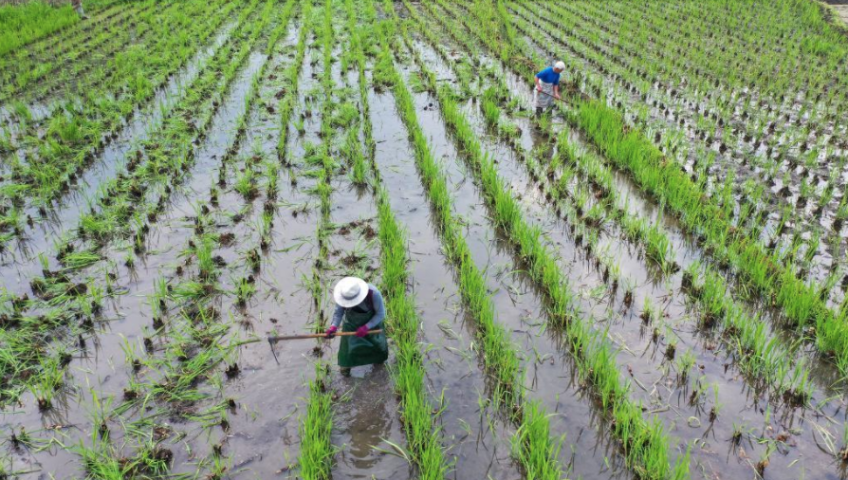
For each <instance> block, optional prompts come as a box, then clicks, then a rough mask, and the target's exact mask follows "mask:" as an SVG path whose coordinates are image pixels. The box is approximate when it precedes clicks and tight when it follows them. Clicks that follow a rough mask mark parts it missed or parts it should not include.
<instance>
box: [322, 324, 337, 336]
mask: <svg viewBox="0 0 848 480" xmlns="http://www.w3.org/2000/svg"><path fill="white" fill-rule="evenodd" d="M338 329H339V327H336V326H332V327H330V328H328V329H327V331H326V332H324V333H325V334H326V335H327V338H333V337H335V336H336V332H337V331H338Z"/></svg>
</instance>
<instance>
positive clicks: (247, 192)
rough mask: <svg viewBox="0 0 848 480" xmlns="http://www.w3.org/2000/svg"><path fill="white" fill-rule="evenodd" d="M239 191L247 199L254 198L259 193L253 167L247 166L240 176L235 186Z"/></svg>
mask: <svg viewBox="0 0 848 480" xmlns="http://www.w3.org/2000/svg"><path fill="white" fill-rule="evenodd" d="M233 188H235V190H236V191H237V192H239V193H240V194H241V196H243V197H244V198H245V200H253V199H254V198H256V197H257V195H259V187H258V186H257V185H256V179H255V173H254V172H253V169H251V168H249V167H248V168H245V169H244V171H243V172H241V174H240V175H239V176H238V179H237V180H236V183H235V185H234V186H233Z"/></svg>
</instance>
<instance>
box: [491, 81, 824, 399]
mask: <svg viewBox="0 0 848 480" xmlns="http://www.w3.org/2000/svg"><path fill="white" fill-rule="evenodd" d="M490 77H492V78H495V79H496V80H498V84H497V87H496V88H495V87H493V88H490V89H488V90H487V91H486V92H485V93H484V95H483V99H482V104H481V107H482V110H483V112H484V115H485V117H486V119H487V121H488V122H489V124H490V125H493V126H496V132H497V133H498V135H499V136H500V137H501V138H502V140H504V141H506V142H507V143H510V142H511V143H512V144H513V147H514V148H515V149H516V150H518V151H519V153H525V152H521V147H520V145H518V144H517V143H516V142H515V141H514V139H515V138H516V137H515V136H514V135H510V132H511V131H512V130H511V129H509V128H506V129H504V128H501V127H503V125H509V124H511V123H510V121H509V120H508V119H504V118H502V116H501V111H500V107H499V105H500V104H504V103H509V104H514V103H515V102H516V99H514V98H509V91H508V89H507V87H506V85H505V84H504V82H503V79H502V78H500V77H499V75H498V74H497V73H491V74H490ZM544 120H545V117H542V118H541V119H540V120H539V121H534V127H536V128H537V129H541V131H542V132H543V133H545V134H547V135H548V136H549V137H550V136H552V135H553V132H552V130H551V128H550V127H551V125H550V122H546V121H544ZM521 157H522V158H523V159H524V160H525V163H526V164H527V165H528V167H529V169H530V174H531V176H532V177H533V178H534V180H536V181H537V182H541V183H542V184H543V189H544V190H545V191H546V194H547V195H548V196H549V198H550V197H557V198H559V199H562V198H564V197H567V196H569V193H568V192H567V189H568V186H567V185H568V183H569V180H570V179H571V178H572V177H573V175H574V171H573V170H572V168H573V169H577V170H579V171H581V172H582V173H583V174H584V175H585V176H586V178H587V179H588V183H590V184H591V185H592V186H593V188H594V193H593V195H594V196H595V197H596V198H599V200H601V201H602V203H601V205H602V208H604V209H605V210H607V212H608V213H609V216H610V218H611V219H613V220H614V221H616V222H617V223H619V224H620V226H621V227H622V229H623V232H624V233H625V235H626V236H634V237H636V238H639V237H638V236H635V235H634V234H633V230H634V229H635V228H638V227H634V225H633V223H634V220H633V219H634V217H632V216H630V215H629V213H628V212H627V210H626V207H621V206H618V195H617V194H616V193H615V188H614V184H613V180H612V173H611V172H610V170H609V168H608V167H607V166H606V165H604V164H603V163H602V162H600V161H599V160H598V159H595V158H594V157H592V156H590V155H588V154H586V153H578V152H577V151H576V150H575V149H574V147H573V146H572V145H571V144H570V143H569V141H568V131H567V130H566V131H563V132H561V133H560V134H559V135H558V137H557V154H556V155H555V156H554V158H553V159H552V160H551V162H550V163H549V164H548V167H547V169H542V168H540V164H539V162H538V161H537V160H535V159H533V158H532V157H530V156H527V155H521ZM563 165H564V170H563V171H562V172H561V174H560V177H559V178H558V179H557V178H556V174H557V169H558V168H559V167H560V166H563ZM545 177H547V178H548V179H549V180H550V182H545V181H544V178H545ZM581 183H582V182H581ZM582 203H585V202H581V204H582ZM577 208H578V211H577V214H578V216H582V219H583V221H584V222H585V223H586V224H587V226H590V227H597V226H598V223H597V222H596V220H595V219H596V217H597V216H595V215H592V214H591V209H589V210H585V209H581V208H580V207H579V206H578V207H577ZM578 235H582V233H579V234H578ZM651 237H652V238H656V239H657V242H658V243H659V244H661V245H670V244H671V241H670V240H669V239H668V237H667V236H666V235H665V233H664V231H662V229H661V228H658V227H656V226H655V227H654V228H653V229H652V233H651ZM587 248H588V249H590V251H591V244H589V245H588V246H587ZM648 254H649V256H650V249H649V250H648ZM692 268H696V269H697V268H698V266H697V265H693V266H692ZM706 270H707V275H706V280H705V281H706V287H707V288H708V289H709V291H710V292H722V295H721V296H717V295H715V294H714V295H709V296H701V295H700V294H698V295H694V298H696V299H697V300H700V303H701V304H702V307H703V309H704V315H703V317H702V319H701V325H702V326H703V327H706V328H711V327H712V326H714V325H715V323H716V321H717V320H719V319H722V320H724V319H727V321H728V322H730V323H727V324H725V328H724V331H725V335H726V337H727V338H726V339H727V342H726V343H727V344H728V345H729V346H731V347H733V348H731V350H732V351H735V352H736V355H737V357H738V359H739V363H740V366H741V368H742V370H743V371H745V372H746V374H747V375H748V376H749V378H750V379H756V381H757V384H758V385H760V388H762V387H766V388H773V389H774V391H775V393H776V394H777V395H779V396H781V397H782V398H783V399H784V400H785V401H787V403H789V404H792V405H796V406H799V405H804V404H806V402H807V401H808V400H809V399H810V397H811V385H810V383H809V370H808V369H807V366H806V365H805V364H804V363H803V362H801V363H796V364H795V366H794V367H790V364H789V363H787V362H785V358H790V357H791V354H790V352H789V351H787V350H785V349H784V348H782V347H780V346H779V345H777V343H779V340H778V339H777V338H771V339H769V337H768V334H767V331H766V328H765V324H764V323H763V322H762V321H761V320H760V319H759V318H758V317H756V316H755V317H751V316H749V315H748V314H746V313H745V311H744V309H743V308H741V307H740V306H738V305H737V304H735V303H734V302H733V301H732V300H730V298H729V297H725V296H724V292H726V291H727V289H726V286H725V284H724V283H723V281H722V280H721V277H719V276H718V275H717V274H716V273H715V272H713V271H712V270H711V269H710V268H709V267H706ZM608 272H609V269H607V270H605V272H604V277H605V278H604V280H605V281H607V282H609V281H610V280H609V278H608V275H609V273H608ZM616 281H617V279H615V278H613V280H612V282H613V283H612V285H613V290H615V289H616V288H617V284H616V283H615V282H616ZM683 284H684V287H687V286H691V284H692V270H688V271H687V272H685V273H684V279H683ZM697 291H700V290H696V292H697ZM631 301H632V297H631ZM625 303H626V304H628V303H629V302H628V300H627V293H625ZM628 306H629V305H628ZM648 310H649V309H646V312H644V313H643V315H642V317H643V319H644V320H646V321H649V320H650V319H651V318H652V317H653V316H655V315H652V314H651V313H650V312H649V311H648ZM656 337H657V334H656V331H655V335H654V338H656ZM674 349H675V345H674V343H669V347H668V350H667V356H668V357H670V358H673V357H674ZM684 366H685V365H684ZM687 370H688V369H684V370H683V371H682V372H681V378H683V379H685V378H686V377H687Z"/></svg>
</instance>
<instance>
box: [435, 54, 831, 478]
mask: <svg viewBox="0 0 848 480" xmlns="http://www.w3.org/2000/svg"><path fill="white" fill-rule="evenodd" d="M427 62H428V64H431V63H432V62H433V59H432V58H428V60H427ZM491 151H496V150H491ZM496 158H498V159H499V160H500V159H501V158H503V157H502V156H497V157H496ZM503 165H504V163H503V162H501V163H499V167H501V170H502V173H503V174H504V176H505V177H508V176H509V174H510V172H509V170H508V169H505V168H502V167H503ZM637 267H638V266H637ZM639 268H641V267H639ZM675 283H676V282H675ZM675 299H676V300H675ZM669 300H670V301H669V305H668V307H666V311H667V312H668V313H669V317H670V318H671V319H678V320H676V322H679V321H680V320H685V318H686V317H685V315H686V310H685V304H684V303H683V301H682V298H681V297H680V295H676V294H675V295H673V296H671V297H669ZM672 301H673V302H672ZM625 318H626V317H625ZM636 325H638V320H637V323H636ZM682 326H683V324H680V325H679V326H678V327H672V329H673V330H678V332H677V335H678V336H681V337H682V339H684V341H685V342H686V343H687V344H691V345H694V348H695V349H696V350H701V349H704V350H705V349H706V348H709V347H703V346H701V345H702V343H701V341H700V340H699V337H698V336H697V332H692V331H689V332H687V331H685V329H683V328H680V327H682ZM610 333H611V334H612V335H616V336H618V335H621V332H617V331H615V330H613V331H611V332H610ZM689 335H692V336H691V337H690V336H689ZM640 337H641V338H644V332H639V335H636V336H633V335H629V334H628V337H620V338H618V337H617V338H616V343H620V344H622V346H623V348H624V351H625V352H629V353H630V354H631V355H633V356H634V357H636V356H637V354H638V352H640V351H642V352H645V353H647V354H648V355H649V358H650V357H653V358H654V359H653V360H651V361H650V362H648V363H646V364H645V365H644V367H642V366H640V364H641V361H639V360H638V359H637V360H634V361H632V362H631V361H627V360H625V361H626V362H627V364H624V363H622V365H621V366H622V370H623V371H625V370H630V369H631V368H632V369H633V371H634V373H636V375H637V376H638V377H639V378H641V380H642V384H643V385H647V388H649V389H650V388H651V387H653V391H652V392H651V394H650V395H647V396H646V398H645V399H646V401H649V404H651V403H654V404H656V403H657V402H656V401H652V398H651V397H653V396H654V395H655V392H656V388H657V385H658V384H659V385H660V386H661V387H660V389H661V390H662V389H663V388H665V389H666V390H667V393H668V394H669V398H673V397H674V392H675V390H676V389H675V388H674V387H673V385H672V384H671V382H670V381H668V380H663V378H665V377H666V376H667V374H662V375H661V376H660V378H658V379H656V380H654V379H653V378H651V377H652V376H655V375H656V373H655V372H656V371H657V368H656V366H654V365H652V363H653V362H657V361H659V360H662V359H661V353H662V349H661V348H658V347H654V348H653V349H651V348H650V347H651V346H650V342H648V344H647V345H645V346H644V347H642V346H639V347H638V348H635V347H634V345H635V344H637V343H639V342H641V340H640ZM687 337H688V339H687ZM630 338H632V340H631V339H630ZM631 349H632V350H631ZM634 351H635V352H634ZM645 353H643V354H642V355H644V354H645ZM658 353H659V355H658ZM717 353H718V352H717ZM712 355H713V354H711V353H706V354H705V355H701V356H700V357H699V358H698V364H700V365H704V363H705V359H704V357H707V359H706V361H709V362H710V363H707V367H706V371H704V372H700V373H699V374H705V377H704V378H705V379H706V382H707V383H709V382H712V381H713V378H715V377H721V378H720V383H721V384H722V386H724V388H721V389H720V390H721V396H720V397H719V398H720V400H719V403H720V404H721V405H722V406H729V405H732V406H733V407H731V410H733V411H734V418H733V420H734V421H741V422H743V423H745V424H755V423H757V422H762V421H763V417H762V416H761V415H760V414H762V413H763V412H764V410H765V409H764V408H763V407H762V406H758V403H757V401H756V398H757V397H756V396H754V397H753V398H750V397H749V398H748V399H747V400H746V402H743V404H742V405H740V403H739V399H738V394H737V393H736V392H737V389H736V388H734V386H733V385H734V384H738V383H739V381H740V380H741V379H740V378H739V377H738V376H737V375H733V374H732V373H731V374H730V375H728V374H727V372H726V371H725V372H724V374H723V375H722V373H721V372H720V371H716V370H717V369H720V368H722V365H721V364H720V362H721V361H724V359H717V358H712V359H710V358H709V357H711V356H712ZM625 359H626V356H625ZM620 361H621V360H620ZM662 363H663V364H665V363H666V362H662ZM716 363H719V364H718V365H716ZM666 368H668V367H666ZM660 371H662V368H660ZM637 372H638V373H637ZM731 372H732V370H731ZM646 379H651V380H654V383H649V382H645V380H646ZM725 385H726V386H725ZM742 391H743V393H744V392H746V391H747V389H745V388H744V386H743V390H742ZM646 392H647V391H646ZM640 393H641V392H640V391H639V390H636V394H637V395H639V394H640ZM688 393H689V390H687V388H684V392H683V393H678V394H677V396H678V400H677V405H676V406H674V407H672V408H673V409H679V411H680V413H682V412H683V411H686V410H687V409H688V410H692V406H690V405H686V402H685V401H684V400H683V399H681V397H685V396H686V395H687V394H688ZM658 398H659V397H658ZM748 402H753V404H752V407H754V408H749V407H748V406H747V405H746V403H748ZM661 405H662V403H660V404H657V405H656V406H657V407H658V409H662V408H667V407H663V406H661ZM701 408H702V407H700V406H699V407H698V408H696V409H695V414H696V415H692V416H689V417H688V418H687V417H686V415H687V414H683V415H680V413H677V414H676V415H665V416H666V417H670V418H669V420H668V422H667V423H669V424H670V425H678V427H674V428H673V430H675V431H676V432H677V433H678V436H680V437H684V438H685V437H687V436H689V435H690V434H689V433H687V430H689V428H691V429H694V430H697V429H698V427H701V424H702V422H701V420H699V419H697V416H698V415H697V412H698V410H699V409H701ZM737 409H739V410H740V411H745V410H747V411H750V412H754V414H753V415H750V414H747V413H740V414H736V413H735V412H736V410H737ZM669 410H671V409H669ZM757 412H759V413H757ZM657 413H662V412H657ZM787 414H788V415H787ZM801 414H803V412H801ZM831 414H832V415H837V416H838V415H839V407H836V408H833V409H832V410H831ZM700 415H702V414H700ZM675 416H676V417H677V419H675V418H674V417H675ZM781 417H782V420H781V421H779V422H776V423H775V424H773V425H770V426H769V427H768V431H769V432H772V431H775V430H780V429H781V428H783V430H787V429H788V428H789V427H787V426H786V425H789V424H792V423H793V422H794V420H791V419H790V420H787V418H796V417H794V416H793V414H792V413H791V412H785V413H784V414H782V415H781ZM692 418H695V420H692ZM765 418H768V415H766V416H765ZM690 422H691V425H689V424H690ZM681 424H683V425H682V426H681ZM813 428H815V427H811V426H810V425H807V430H802V431H801V432H796V433H795V435H798V436H800V437H801V438H804V437H806V439H805V442H804V444H805V445H806V446H809V445H813V444H814V442H813V438H811V437H812V429H813ZM722 429H724V430H725V431H724V432H722ZM727 429H728V426H727V425H723V426H722V425H717V426H715V427H714V426H710V427H709V428H706V429H702V430H705V433H704V434H705V435H707V434H710V435H712V436H711V437H710V438H711V439H712V440H714V441H718V440H716V439H717V438H719V439H721V440H725V439H727V438H729V436H730V435H729V433H730V432H727V431H726V430H727ZM689 431H691V430H689ZM717 432H719V433H717ZM832 433H838V432H832ZM778 435H779V434H778V433H774V434H773V435H772V437H771V438H772V439H773V438H775V437H776V436H778ZM784 435H785V433H784ZM722 437H723V438H722ZM790 443H792V444H793V445H794V439H793V441H792V442H790ZM702 447H703V448H702V449H701V451H699V452H696V454H697V455H696V460H695V463H696V464H704V465H708V467H709V468H710V469H715V465H714V463H715V460H716V458H715V455H714V450H713V447H712V446H710V445H709V444H702ZM751 449H753V447H752V446H749V450H751ZM799 450H801V451H798V452H791V454H790V452H786V453H785V455H786V456H787V457H789V458H790V459H789V460H787V461H786V463H785V465H787V466H788V465H790V464H791V462H792V461H793V460H794V459H796V458H808V457H811V456H812V457H815V456H821V453H820V452H816V451H815V450H814V449H813V450H812V451H811V449H809V448H806V447H801V448H799ZM735 453H738V455H739V457H740V459H744V458H747V455H748V454H745V453H742V452H741V451H737V452H735ZM796 455H797V456H796ZM823 460H824V462H823V463H822V464H824V463H826V460H827V458H826V457H825V458H824V459H823ZM773 461H774V460H773ZM740 463H743V466H742V467H741V470H740V474H743V473H744V471H745V468H747V465H744V462H740ZM796 466H797V465H796ZM723 469H725V470H726V467H723ZM816 470H818V469H816ZM808 471H809V470H808ZM792 474H793V475H794V474H795V473H794V472H793V473H792Z"/></svg>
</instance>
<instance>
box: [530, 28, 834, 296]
mask: <svg viewBox="0 0 848 480" xmlns="http://www.w3.org/2000/svg"><path fill="white" fill-rule="evenodd" d="M525 30H528V29H527V28H525ZM530 30H532V29H530ZM554 55H555V54H554ZM618 105H619V107H621V102H620V101H619V102H618ZM644 113H645V115H644V118H640V123H642V124H648V121H647V120H648V118H647V110H645V111H644ZM640 117H642V116H640ZM728 128H729V127H728ZM704 135H705V134H704V133H703V132H702V133H701V134H700V136H702V137H703V136H704ZM660 139H661V134H660V133H657V134H656V135H655V143H659V142H660ZM702 139H703V138H702ZM797 143H798V142H792V141H789V142H783V146H781V147H779V148H782V149H788V148H789V146H790V145H795V144H797ZM755 147H756V148H758V146H755ZM722 148H723V147H722ZM756 148H755V149H756ZM772 148H773V147H772V146H770V147H769V151H770V150H771V149H772ZM671 151H672V152H674V153H677V152H676V151H675V148H671ZM703 153H704V154H703V155H699V158H698V159H697V160H696V162H695V167H696V168H695V173H693V179H696V178H701V177H703V178H709V176H708V174H707V172H708V169H709V168H710V167H711V165H712V164H713V163H714V162H715V154H714V153H709V152H703ZM680 155H682V156H679V158H686V156H687V154H686V152H683V153H682V154H680ZM769 155H770V153H769ZM827 156H829V155H827ZM818 157H819V152H818V151H816V150H813V151H810V152H809V153H808V154H807V160H806V162H807V163H808V165H807V169H806V170H805V171H804V172H803V178H802V181H801V185H800V195H799V198H798V201H797V204H798V206H805V205H806V204H807V201H808V199H809V198H810V197H811V196H812V195H813V194H815V187H814V184H813V183H811V182H810V181H809V180H810V173H811V170H810V169H811V168H812V167H813V166H814V165H815V163H816V161H817V158H818ZM754 160H755V162H756V161H757V160H756V158H755V159H754ZM845 161H846V160H845V159H840V160H839V162H840V163H844V162H845ZM809 162H812V164H809ZM742 163H743V164H747V157H746V158H743V159H742ZM763 163H765V164H763ZM758 166H760V167H762V168H765V170H766V171H767V172H768V174H769V175H770V184H771V185H774V184H775V175H777V173H778V172H779V171H781V170H782V169H781V168H780V163H779V162H776V161H772V160H770V159H768V158H766V159H765V160H764V162H758ZM797 166H798V162H797V159H790V161H789V167H791V168H790V169H786V171H785V172H784V178H783V182H784V184H789V183H791V182H792V176H791V170H794V169H795V168H796V167H797ZM721 171H723V170H721ZM721 171H720V172H721ZM720 172H718V173H720ZM712 181H715V182H717V183H718V184H719V185H720V184H721V183H722V182H720V181H719V180H718V179H717V177H716V178H714V179H712ZM838 181H839V176H838V175H837V174H834V173H831V175H830V177H829V179H828V181H827V184H826V186H825V187H824V188H823V189H822V195H821V196H820V198H819V199H818V202H817V203H818V205H817V207H816V208H815V210H814V213H815V215H816V216H817V217H819V218H820V217H821V215H822V213H823V211H824V207H825V206H826V205H828V204H829V203H830V202H831V200H832V199H833V197H834V194H835V188H836V184H837V182H838ZM751 183H752V184H753V185H754V186H755V188H753V189H750V188H749V189H747V190H753V192H754V193H756V195H751V194H750V192H746V194H745V201H744V202H743V207H744V208H743V210H742V211H740V214H739V215H738V217H737V219H736V225H737V227H741V226H742V225H743V224H744V223H745V222H746V221H747V220H749V219H748V218H747V216H746V215H744V214H745V213H746V211H747V213H748V214H750V213H752V212H756V213H757V215H755V216H754V217H753V218H752V219H750V220H751V225H750V226H749V227H748V228H749V229H750V231H751V232H752V235H753V236H757V237H758V236H760V232H761V231H762V230H763V227H764V223H765V222H766V220H767V218H766V215H765V210H764V209H763V208H764V204H763V203H762V202H761V201H760V200H761V199H762V197H763V196H764V194H765V193H766V190H765V184H763V183H754V182H751ZM724 184H725V185H726V186H727V187H728V188H725V189H723V190H719V192H722V191H723V192H724V194H725V195H724V196H722V197H720V200H724V201H723V202H721V206H722V207H723V208H724V209H725V214H726V215H728V218H733V216H734V215H733V213H734V210H735V209H736V208H737V206H738V202H737V201H736V198H734V196H733V193H734V192H733V189H731V188H730V187H732V186H733V172H732V171H731V172H730V174H728V175H727V176H726V177H725V182H724ZM784 191H785V193H781V196H788V195H789V189H788V187H784ZM716 193H718V192H716ZM802 212H803V210H799V209H798V208H795V204H791V205H790V204H784V209H783V217H784V218H782V219H781V222H780V223H778V225H783V226H785V225H787V224H791V223H796V222H797V221H799V220H800V219H801V217H800V215H801V214H802ZM840 212H841V213H840ZM846 215H848V208H846V206H845V205H842V204H840V206H839V207H838V208H837V218H839V217H841V218H842V219H843V221H844V219H845V216H846ZM787 222H791V223H787ZM812 226H813V228H814V232H813V235H812V237H813V238H812V239H811V240H810V241H809V242H807V243H808V245H807V246H806V248H805V249H803V250H802V249H800V245H801V243H802V240H803V239H802V237H801V235H800V232H796V233H795V235H794V236H793V238H792V246H791V247H788V248H787V247H781V246H779V245H777V239H778V238H779V237H780V233H781V232H782V231H783V227H781V228H779V230H778V231H777V232H776V233H777V234H776V235H775V236H774V237H773V238H772V240H771V241H770V248H771V249H773V250H775V249H779V250H780V251H782V252H784V254H786V255H788V254H790V253H791V254H792V256H791V257H790V258H795V259H796V262H797V263H798V266H799V267H801V269H802V270H809V269H810V266H811V265H810V264H811V262H812V260H813V258H814V257H815V256H816V254H817V253H818V252H817V250H818V246H819V244H820V243H819V237H821V235H822V233H821V231H822V228H820V227H818V226H817V225H815V224H814V225H812ZM836 230H837V231H836V232H835V233H838V229H836ZM829 241H830V242H831V243H835V242H838V241H839V240H838V235H831V236H830V237H829ZM836 265H837V263H835V262H834V263H832V266H833V267H835V266H836ZM838 274H839V272H837V271H835V269H834V271H832V272H831V274H830V276H829V278H828V280H829V281H830V282H834V283H835V279H836V277H837V275H838Z"/></svg>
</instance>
